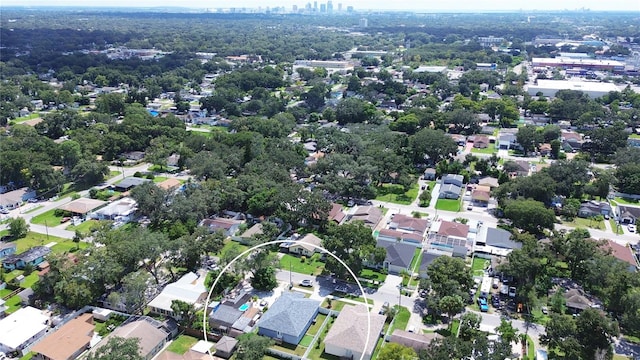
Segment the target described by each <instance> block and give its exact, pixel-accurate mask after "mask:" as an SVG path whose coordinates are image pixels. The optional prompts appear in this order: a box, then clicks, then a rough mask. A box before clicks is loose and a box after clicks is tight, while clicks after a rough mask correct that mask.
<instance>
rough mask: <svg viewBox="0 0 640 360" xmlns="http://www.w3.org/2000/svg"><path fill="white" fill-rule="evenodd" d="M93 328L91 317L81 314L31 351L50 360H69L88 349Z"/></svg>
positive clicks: (87, 314) (89, 314) (88, 314)
mask: <svg viewBox="0 0 640 360" xmlns="http://www.w3.org/2000/svg"><path fill="white" fill-rule="evenodd" d="M94 328H95V327H94V325H93V315H92V314H91V313H85V314H82V315H80V316H78V317H77V318H75V319H73V320H71V321H69V322H68V323H66V324H64V325H62V327H60V328H59V329H58V330H57V331H56V332H54V333H53V334H51V335H49V336H47V337H46V338H45V339H44V340H42V341H40V342H39V343H38V344H36V346H34V347H33V348H32V349H31V351H33V352H36V353H39V354H42V355H44V356H46V357H47V358H48V359H51V360H66V359H70V358H72V357H73V356H74V355H77V352H79V351H80V350H82V349H83V348H84V349H86V348H88V346H89V342H90V341H91V338H92V337H93V330H94Z"/></svg>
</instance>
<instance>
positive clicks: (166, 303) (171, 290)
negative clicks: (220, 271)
mask: <svg viewBox="0 0 640 360" xmlns="http://www.w3.org/2000/svg"><path fill="white" fill-rule="evenodd" d="M205 278H206V274H195V273H192V272H189V273H186V274H184V275H183V276H182V277H181V278H180V279H178V281H176V282H174V283H171V284H169V285H167V286H166V287H165V288H164V289H163V290H162V292H160V294H158V296H156V297H155V298H154V299H153V300H151V302H150V303H149V304H148V306H149V311H150V312H151V313H153V314H159V315H167V316H172V317H177V316H176V314H174V312H173V309H171V304H172V302H173V301H174V300H180V301H184V302H186V303H188V304H190V305H194V307H195V308H196V309H199V308H201V307H202V304H203V303H204V301H205V299H206V298H207V289H206V288H205V286H204V282H205Z"/></svg>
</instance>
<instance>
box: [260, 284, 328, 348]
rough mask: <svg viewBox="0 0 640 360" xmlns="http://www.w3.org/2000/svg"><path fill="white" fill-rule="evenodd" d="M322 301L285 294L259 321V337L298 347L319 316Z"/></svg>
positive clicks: (300, 294)
mask: <svg viewBox="0 0 640 360" xmlns="http://www.w3.org/2000/svg"><path fill="white" fill-rule="evenodd" d="M319 307H320V301H317V300H312V299H308V298H305V297H304V294H302V293H299V292H284V293H283V294H282V295H281V296H280V297H279V298H278V299H277V300H276V301H275V302H274V303H273V305H272V306H271V307H270V308H269V310H267V312H265V313H264V315H263V316H262V318H261V319H260V320H259V321H258V335H262V336H266V337H270V338H272V339H274V340H276V341H278V342H285V343H287V344H293V345H297V344H298V343H299V342H300V340H302V337H303V336H304V334H305V333H306V332H307V330H308V329H309V327H310V326H311V323H312V322H313V319H315V317H316V315H317V314H318V308H319Z"/></svg>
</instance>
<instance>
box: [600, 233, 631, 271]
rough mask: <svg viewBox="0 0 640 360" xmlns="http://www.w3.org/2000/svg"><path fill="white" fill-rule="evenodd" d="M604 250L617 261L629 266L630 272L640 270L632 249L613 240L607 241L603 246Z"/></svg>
mask: <svg viewBox="0 0 640 360" xmlns="http://www.w3.org/2000/svg"><path fill="white" fill-rule="evenodd" d="M602 247H603V248H604V250H605V251H606V252H608V253H610V254H611V256H613V257H615V258H616V259H618V260H620V261H622V262H625V263H627V264H629V271H631V272H635V271H637V270H638V262H637V261H636V257H635V255H633V251H631V248H630V247H627V246H624V245H620V244H618V243H616V242H615V241H613V240H609V239H608V240H607V242H606V243H604V245H603V246H602Z"/></svg>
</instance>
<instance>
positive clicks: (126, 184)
mask: <svg viewBox="0 0 640 360" xmlns="http://www.w3.org/2000/svg"><path fill="white" fill-rule="evenodd" d="M149 181H151V180H149V179H144V178H138V177H128V178H125V179H123V180H122V181H120V182H119V183H117V184H116V185H115V187H116V190H118V191H128V190H131V189H133V188H134V187H136V186H138V185H142V184H144V183H146V182H149Z"/></svg>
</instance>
